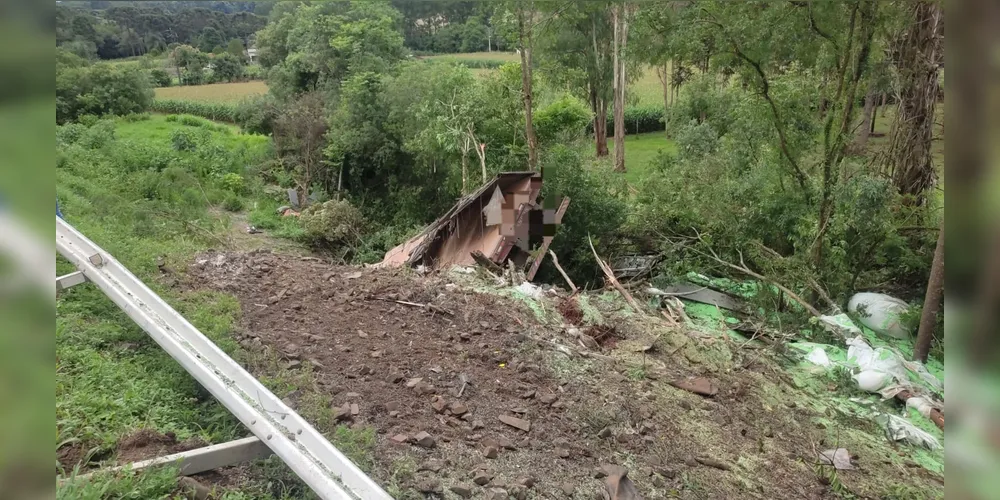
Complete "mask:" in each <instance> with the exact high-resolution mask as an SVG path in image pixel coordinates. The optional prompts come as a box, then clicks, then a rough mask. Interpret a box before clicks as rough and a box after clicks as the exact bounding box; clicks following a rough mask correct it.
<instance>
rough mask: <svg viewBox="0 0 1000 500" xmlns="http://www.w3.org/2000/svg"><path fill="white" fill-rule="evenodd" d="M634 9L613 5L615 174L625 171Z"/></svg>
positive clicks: (617, 3)
mask: <svg viewBox="0 0 1000 500" xmlns="http://www.w3.org/2000/svg"><path fill="white" fill-rule="evenodd" d="M633 11H634V9H633V7H632V6H630V5H629V4H627V3H626V2H621V3H619V2H615V3H613V4H611V23H612V25H613V26H614V41H613V49H612V51H613V55H612V58H613V64H614V71H613V73H614V74H613V77H614V85H613V90H614V100H615V105H614V119H615V160H614V165H615V167H614V169H615V172H624V171H625V82H626V81H627V80H626V76H625V51H626V48H627V44H628V27H629V21H630V20H631V17H632V13H633Z"/></svg>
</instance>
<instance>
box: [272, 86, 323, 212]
mask: <svg viewBox="0 0 1000 500" xmlns="http://www.w3.org/2000/svg"><path fill="white" fill-rule="evenodd" d="M326 131H327V121H326V113H325V109H324V103H323V97H322V96H321V95H320V94H319V93H318V92H310V93H306V94H302V95H301V96H300V97H299V98H298V99H296V100H295V101H294V102H292V103H291V104H290V105H289V106H287V107H286V108H285V109H284V111H283V112H282V113H281V114H279V115H278V117H277V118H276V119H275V121H274V130H273V135H272V136H273V137H274V148H275V150H276V151H277V153H278V156H279V158H280V160H281V164H282V165H283V166H284V168H285V170H287V171H289V172H291V173H292V177H293V179H294V180H295V186H296V190H297V191H298V192H299V199H300V200H308V199H309V194H310V192H311V190H312V187H313V184H314V183H315V182H323V181H324V180H326V181H328V180H329V175H328V172H327V171H326V170H325V168H324V167H325V163H324V161H323V144H324V140H323V136H324V134H326Z"/></svg>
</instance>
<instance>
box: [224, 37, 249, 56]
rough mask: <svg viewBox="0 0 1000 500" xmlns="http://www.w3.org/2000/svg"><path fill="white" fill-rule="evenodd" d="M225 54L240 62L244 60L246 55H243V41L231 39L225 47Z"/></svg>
mask: <svg viewBox="0 0 1000 500" xmlns="http://www.w3.org/2000/svg"><path fill="white" fill-rule="evenodd" d="M226 52H227V53H229V54H231V55H233V56H235V57H237V58H239V59H240V60H241V61H242V60H244V59H246V55H245V54H244V53H243V40H240V39H239V38H233V39H232V40H230V41H229V44H228V45H226Z"/></svg>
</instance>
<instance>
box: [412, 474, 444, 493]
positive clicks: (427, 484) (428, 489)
mask: <svg viewBox="0 0 1000 500" xmlns="http://www.w3.org/2000/svg"><path fill="white" fill-rule="evenodd" d="M416 488H417V491H419V492H421V493H438V492H440V491H441V481H440V480H438V479H436V478H433V477H425V478H421V479H419V480H417V484H416Z"/></svg>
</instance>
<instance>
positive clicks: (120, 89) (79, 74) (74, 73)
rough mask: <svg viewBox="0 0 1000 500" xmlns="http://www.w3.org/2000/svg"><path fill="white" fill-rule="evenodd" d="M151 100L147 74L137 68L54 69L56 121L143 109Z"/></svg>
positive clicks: (92, 67) (120, 113)
mask: <svg viewBox="0 0 1000 500" xmlns="http://www.w3.org/2000/svg"><path fill="white" fill-rule="evenodd" d="M152 101H153V89H152V87H151V86H150V82H149V76H148V75H147V74H146V73H145V72H143V71H141V70H139V69H138V68H117V67H114V66H111V65H109V64H95V65H93V66H77V67H67V66H61V67H60V66H59V65H57V69H56V123H66V122H68V121H72V120H76V119H78V118H80V117H81V116H84V115H95V116H101V115H127V114H130V113H141V112H144V111H146V110H147V109H148V108H149V106H150V104H151V103H152Z"/></svg>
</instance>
